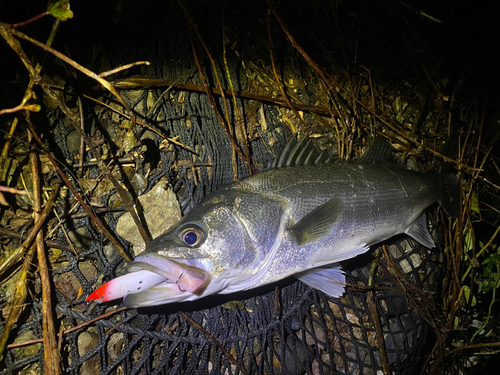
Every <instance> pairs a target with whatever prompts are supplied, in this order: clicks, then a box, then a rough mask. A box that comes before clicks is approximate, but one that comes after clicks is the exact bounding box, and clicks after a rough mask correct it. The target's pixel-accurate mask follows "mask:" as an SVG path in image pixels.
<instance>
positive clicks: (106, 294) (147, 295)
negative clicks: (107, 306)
mask: <svg viewBox="0 0 500 375" xmlns="http://www.w3.org/2000/svg"><path fill="white" fill-rule="evenodd" d="M128 270H129V273H128V274H126V275H123V276H120V277H118V278H116V279H113V280H111V281H109V282H108V283H106V284H104V285H102V286H101V287H100V288H98V289H97V290H95V291H94V292H93V293H92V294H90V295H89V296H88V297H87V300H86V301H87V302H88V301H96V302H99V303H102V302H109V301H112V300H115V299H119V298H124V304H125V306H127V307H145V306H155V305H159V304H163V303H169V302H176V301H182V300H190V299H196V298H199V295H200V294H202V293H203V291H204V290H205V289H206V287H207V286H208V285H209V284H210V281H211V276H210V273H208V272H207V271H206V270H205V269H204V267H203V266H202V265H201V264H200V263H199V262H197V261H196V260H191V259H175V260H174V259H169V258H164V257H162V256H159V255H156V254H144V255H141V256H138V257H137V258H136V261H134V262H132V263H130V264H129V266H128Z"/></svg>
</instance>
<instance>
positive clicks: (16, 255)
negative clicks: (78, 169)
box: [0, 185, 59, 276]
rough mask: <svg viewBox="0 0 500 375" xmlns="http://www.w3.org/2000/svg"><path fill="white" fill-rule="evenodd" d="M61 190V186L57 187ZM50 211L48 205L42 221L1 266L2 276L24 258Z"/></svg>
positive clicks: (42, 215)
mask: <svg viewBox="0 0 500 375" xmlns="http://www.w3.org/2000/svg"><path fill="white" fill-rule="evenodd" d="M56 186H57V188H59V187H58V186H59V185H56ZM49 212H50V210H49V211H47V205H46V206H45V208H44V209H43V211H42V214H41V218H40V220H38V221H36V222H35V225H34V226H33V229H32V230H31V232H30V233H29V234H28V237H26V239H25V240H24V241H23V243H22V244H21V246H19V247H18V248H17V249H16V251H14V252H13V253H12V254H11V255H10V256H9V257H8V258H7V259H6V260H5V261H4V262H3V263H2V264H1V265H0V276H1V275H3V274H4V272H5V271H7V270H8V269H9V268H10V267H12V266H13V265H15V264H16V263H17V262H19V260H20V259H21V258H22V257H23V256H24V254H25V253H26V251H27V250H28V248H29V247H30V246H31V244H32V243H33V241H34V240H35V236H36V234H37V233H38V231H39V230H40V228H41V227H42V225H43V221H44V220H45V219H46V218H47V216H48V214H49Z"/></svg>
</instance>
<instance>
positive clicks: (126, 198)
mask: <svg viewBox="0 0 500 375" xmlns="http://www.w3.org/2000/svg"><path fill="white" fill-rule="evenodd" d="M2 28H3V30H5V33H8V34H10V38H9V39H11V41H9V40H7V42H8V43H9V44H11V42H13V43H15V42H17V41H15V40H14V38H12V34H13V35H15V36H17V37H19V38H22V39H25V40H27V41H29V42H31V43H33V44H35V45H36V46H38V47H40V48H43V49H44V50H45V51H47V52H50V53H52V54H53V55H55V56H56V57H58V58H60V59H61V60H63V61H65V62H66V63H68V64H70V65H71V66H73V67H74V68H76V69H78V70H80V71H81V72H82V73H84V74H86V75H87V76H89V77H90V78H93V79H95V80H96V81H97V82H99V83H100V84H101V85H102V86H104V87H105V88H106V89H107V90H108V91H109V92H111V93H112V94H113V95H114V96H115V97H116V98H117V99H118V101H119V102H120V104H121V105H123V106H124V107H125V108H126V109H127V111H128V112H129V114H130V117H131V121H132V122H133V123H135V116H134V114H133V112H132V111H131V110H130V108H129V106H128V105H127V103H126V102H125V101H124V100H123V98H122V97H121V96H120V94H118V92H117V91H116V89H115V88H114V87H113V86H112V85H111V83H109V82H108V81H106V80H105V79H103V78H101V77H99V76H98V75H97V74H96V73H94V72H92V71H91V70H89V69H87V68H85V67H83V66H81V65H80V64H78V63H77V62H76V61H73V60H71V59H70V58H69V57H67V56H66V55H64V54H62V53H61V52H59V51H56V50H55V49H53V48H50V47H47V46H46V45H45V44H43V43H40V42H39V41H37V40H35V39H33V38H30V37H29V36H27V35H25V34H23V33H21V32H20V31H18V30H15V29H12V28H10V30H7V28H8V27H7V25H5V24H0V29H2ZM2 35H3V33H2ZM4 38H5V36H4ZM11 47H12V48H13V49H14V50H15V51H16V52H19V50H21V46H20V44H19V42H17V46H16V47H17V48H14V46H13V45H12V44H11ZM19 57H21V56H19ZM23 63H24V65H26V66H28V65H31V63H30V62H29V60H27V61H23ZM28 70H29V71H30V74H31V75H32V76H33V77H36V80H37V83H38V84H40V86H42V88H43V90H44V91H45V93H46V94H47V95H48V96H50V97H51V99H53V100H54V102H56V103H57V104H58V106H59V108H60V109H61V110H62V111H63V112H64V114H65V115H66V116H68V117H69V119H70V120H71V122H72V123H73V126H74V127H75V129H76V130H77V131H78V132H79V133H80V136H82V137H83V138H84V139H85V143H87V146H88V147H89V148H90V150H91V152H92V154H93V155H94V158H96V159H97V160H98V161H100V165H99V167H100V168H101V169H102V170H103V171H104V173H105V174H106V176H107V177H108V179H109V180H110V181H111V182H112V183H113V185H114V187H115V189H116V190H117V192H118V194H119V195H120V198H121V199H122V201H123V203H124V204H125V206H126V207H127V208H128V210H129V213H130V215H131V216H132V219H133V220H134V222H135V224H136V225H137V228H138V229H139V232H140V233H141V235H142V238H143V239H144V242H145V243H146V245H147V244H148V243H149V242H150V241H151V238H150V235H149V233H148V231H146V230H145V229H144V225H143V223H142V222H141V220H140V219H139V217H138V215H137V212H136V211H135V208H134V203H133V201H132V199H131V198H130V196H129V194H128V193H127V191H126V190H125V189H124V188H123V187H122V186H121V185H120V183H118V181H117V180H116V179H115V178H114V176H113V175H112V173H111V171H110V170H109V168H107V167H106V165H105V164H104V162H103V161H102V159H101V158H100V157H98V156H99V155H98V153H97V150H96V148H95V147H94V144H93V143H92V140H91V139H90V137H89V136H88V135H87V134H86V133H85V132H84V131H83V129H82V126H81V124H80V122H79V119H78V116H77V115H76V114H75V113H73V112H72V111H71V110H70V109H69V108H68V107H67V106H66V104H65V103H63V102H62V101H61V100H59V98H58V97H57V96H56V95H55V94H54V92H53V91H52V90H51V89H50V88H49V87H48V86H47V85H46V84H45V81H44V80H43V79H42V78H41V77H40V75H39V74H38V72H36V71H35V70H34V69H33V67H32V66H31V69H29V68H28ZM49 91H50V93H49ZM51 93H52V94H51ZM144 224H145V223H144Z"/></svg>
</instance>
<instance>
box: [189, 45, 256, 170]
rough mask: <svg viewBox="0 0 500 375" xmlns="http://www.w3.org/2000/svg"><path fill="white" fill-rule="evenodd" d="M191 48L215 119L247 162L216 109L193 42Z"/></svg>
mask: <svg viewBox="0 0 500 375" xmlns="http://www.w3.org/2000/svg"><path fill="white" fill-rule="evenodd" d="M191 48H192V50H193V55H194V59H195V61H196V65H197V66H198V71H199V72H200V77H201V80H202V81H203V86H204V87H205V92H206V94H207V96H208V100H209V101H210V105H211V106H212V109H213V111H214V113H215V115H216V116H217V120H219V123H220V124H221V126H222V128H223V129H224V131H225V132H226V135H227V137H228V138H229V140H230V141H231V143H232V144H233V147H234V148H235V149H236V152H237V153H238V155H239V156H240V158H241V159H242V160H244V161H245V163H247V160H246V157H245V155H243V152H242V151H241V149H240V146H239V145H238V143H236V141H235V140H234V138H233V137H232V136H231V133H230V131H229V129H228V127H227V124H226V122H225V121H224V119H223V118H222V116H221V114H220V113H219V111H218V110H217V104H215V100H214V97H213V95H212V92H211V91H210V86H208V82H207V77H205V73H204V72H203V68H202V66H201V64H200V60H199V59H198V55H197V53H196V49H195V47H194V45H193V43H191Z"/></svg>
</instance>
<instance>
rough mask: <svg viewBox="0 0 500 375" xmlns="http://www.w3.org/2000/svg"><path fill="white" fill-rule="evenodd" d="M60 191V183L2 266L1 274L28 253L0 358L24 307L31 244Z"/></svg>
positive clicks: (0, 338)
mask: <svg viewBox="0 0 500 375" xmlns="http://www.w3.org/2000/svg"><path fill="white" fill-rule="evenodd" d="M58 192H59V185H55V186H54V188H53V190H52V194H51V195H50V198H49V200H48V201H47V204H46V205H45V208H44V209H43V211H42V212H41V213H40V217H39V219H38V220H37V221H36V222H35V225H34V226H33V229H32V230H31V232H30V234H29V235H28V237H27V238H26V240H25V241H24V242H23V244H22V245H21V246H20V247H19V248H17V249H16V251H15V252H14V253H13V255H12V256H10V257H9V258H8V259H7V260H6V261H5V262H4V263H3V264H2V265H1V266H0V274H2V273H3V272H5V270H7V269H8V268H10V266H12V265H14V264H15V263H17V262H18V261H19V260H20V259H21V257H23V256H24V255H25V254H26V257H25V258H24V263H23V267H22V269H21V274H20V276H19V280H18V281H17V283H16V286H15V291H14V293H12V300H11V301H10V303H9V308H10V314H9V317H8V318H7V321H6V322H5V324H4V326H3V332H2V336H1V337H0V360H1V358H2V357H3V352H4V350H5V346H6V345H7V340H8V339H9V335H10V332H11V331H12V329H13V327H14V324H15V323H16V322H17V319H18V318H19V316H20V315H21V310H22V308H23V305H24V301H25V300H26V295H27V289H26V286H27V284H26V279H27V277H28V271H29V268H30V267H31V264H32V260H33V255H34V254H35V247H34V246H31V245H32V244H33V241H34V239H35V237H36V235H37V234H38V232H39V231H40V229H41V228H42V226H43V224H44V223H45V221H46V220H47V217H48V215H49V213H50V212H51V211H52V206H53V205H54V201H55V200H56V197H57V193H58Z"/></svg>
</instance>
